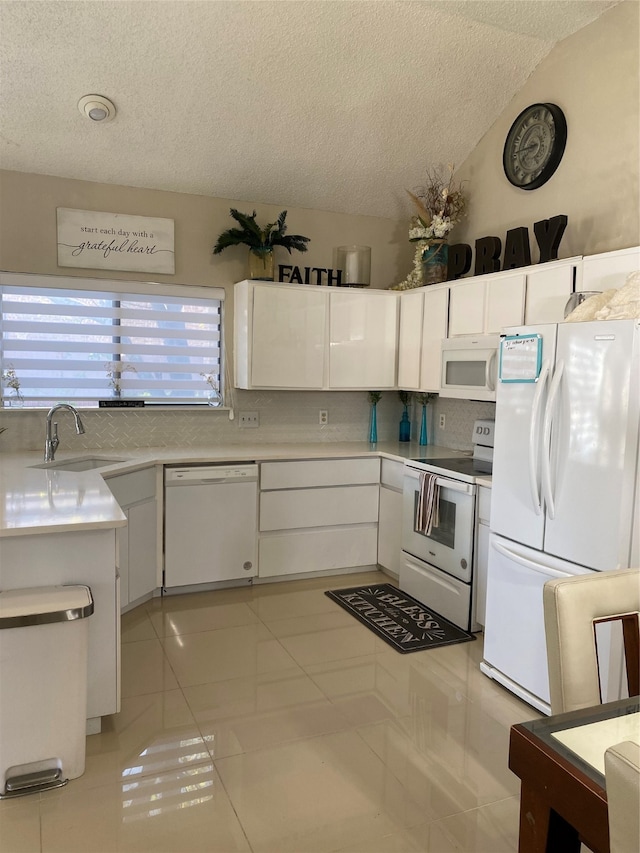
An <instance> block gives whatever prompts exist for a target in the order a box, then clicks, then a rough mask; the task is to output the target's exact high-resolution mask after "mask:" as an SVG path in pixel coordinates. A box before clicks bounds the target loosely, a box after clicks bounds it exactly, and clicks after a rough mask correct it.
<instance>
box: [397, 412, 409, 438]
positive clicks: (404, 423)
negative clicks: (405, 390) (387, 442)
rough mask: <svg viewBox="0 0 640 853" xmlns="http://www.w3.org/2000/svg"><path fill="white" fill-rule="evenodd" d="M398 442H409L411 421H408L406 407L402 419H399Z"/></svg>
mask: <svg viewBox="0 0 640 853" xmlns="http://www.w3.org/2000/svg"><path fill="white" fill-rule="evenodd" d="M398 441H411V421H410V420H409V412H408V411H407V407H406V406H405V407H404V411H403V413H402V417H401V418H400V429H399V431H398Z"/></svg>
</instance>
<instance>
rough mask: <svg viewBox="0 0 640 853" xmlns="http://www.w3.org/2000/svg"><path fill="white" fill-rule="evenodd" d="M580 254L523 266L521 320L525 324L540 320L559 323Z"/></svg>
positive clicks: (537, 322) (571, 287)
mask: <svg viewBox="0 0 640 853" xmlns="http://www.w3.org/2000/svg"><path fill="white" fill-rule="evenodd" d="M579 265H580V258H570V259H569V260H566V261H551V262H549V263H547V264H541V265H540V266H537V267H532V268H528V269H527V298H526V302H525V309H524V322H525V323H526V325H527V326H532V325H537V324H540V323H561V322H562V321H563V319H564V306H565V305H566V304H567V299H568V298H569V297H570V296H571V294H572V293H573V289H574V283H575V277H576V269H577V267H579Z"/></svg>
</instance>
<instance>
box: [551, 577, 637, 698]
mask: <svg viewBox="0 0 640 853" xmlns="http://www.w3.org/2000/svg"><path fill="white" fill-rule="evenodd" d="M542 596H543V605H544V626H545V634H546V639H547V665H548V670H549V688H550V692H551V713H552V714H562V713H564V712H565V711H577V710H579V709H580V708H588V707H590V706H591V705H599V704H600V702H601V701H602V700H601V697H600V679H599V675H598V656H597V647H596V635H595V624H596V623H598V622H607V621H612V620H620V621H621V622H622V629H623V636H624V643H625V653H626V663H627V680H628V682H629V695H631V696H634V695H636V694H637V693H639V692H640V660H639V647H640V639H639V638H640V618H639V611H640V569H618V570H617V571H613V572H593V573H591V574H588V575H572V576H571V577H566V578H557V579H555V580H551V581H547V583H545V585H544V589H543V593H542Z"/></svg>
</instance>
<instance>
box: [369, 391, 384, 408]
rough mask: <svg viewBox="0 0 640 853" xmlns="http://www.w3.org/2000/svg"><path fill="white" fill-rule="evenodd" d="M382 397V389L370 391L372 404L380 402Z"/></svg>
mask: <svg viewBox="0 0 640 853" xmlns="http://www.w3.org/2000/svg"><path fill="white" fill-rule="evenodd" d="M380 397H382V393H381V392H380V391H369V402H370V403H371V405H372V406H375V405H376V403H379V402H380Z"/></svg>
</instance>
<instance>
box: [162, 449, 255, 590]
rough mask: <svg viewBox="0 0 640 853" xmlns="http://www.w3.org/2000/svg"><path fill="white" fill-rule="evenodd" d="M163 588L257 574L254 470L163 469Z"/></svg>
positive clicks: (235, 467) (223, 467)
mask: <svg viewBox="0 0 640 853" xmlns="http://www.w3.org/2000/svg"><path fill="white" fill-rule="evenodd" d="M164 484H165V496H164V497H165V505H164V508H165V521H164V586H165V588H167V589H168V588H169V587H177V586H187V585H191V584H204V583H214V582H216V581H227V580H235V579H238V578H242V579H245V578H250V577H254V576H255V575H256V574H257V520H258V466H257V465H253V464H246V465H245V464H242V465H193V466H188V467H175V468H172V467H166V468H165V475H164Z"/></svg>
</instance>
